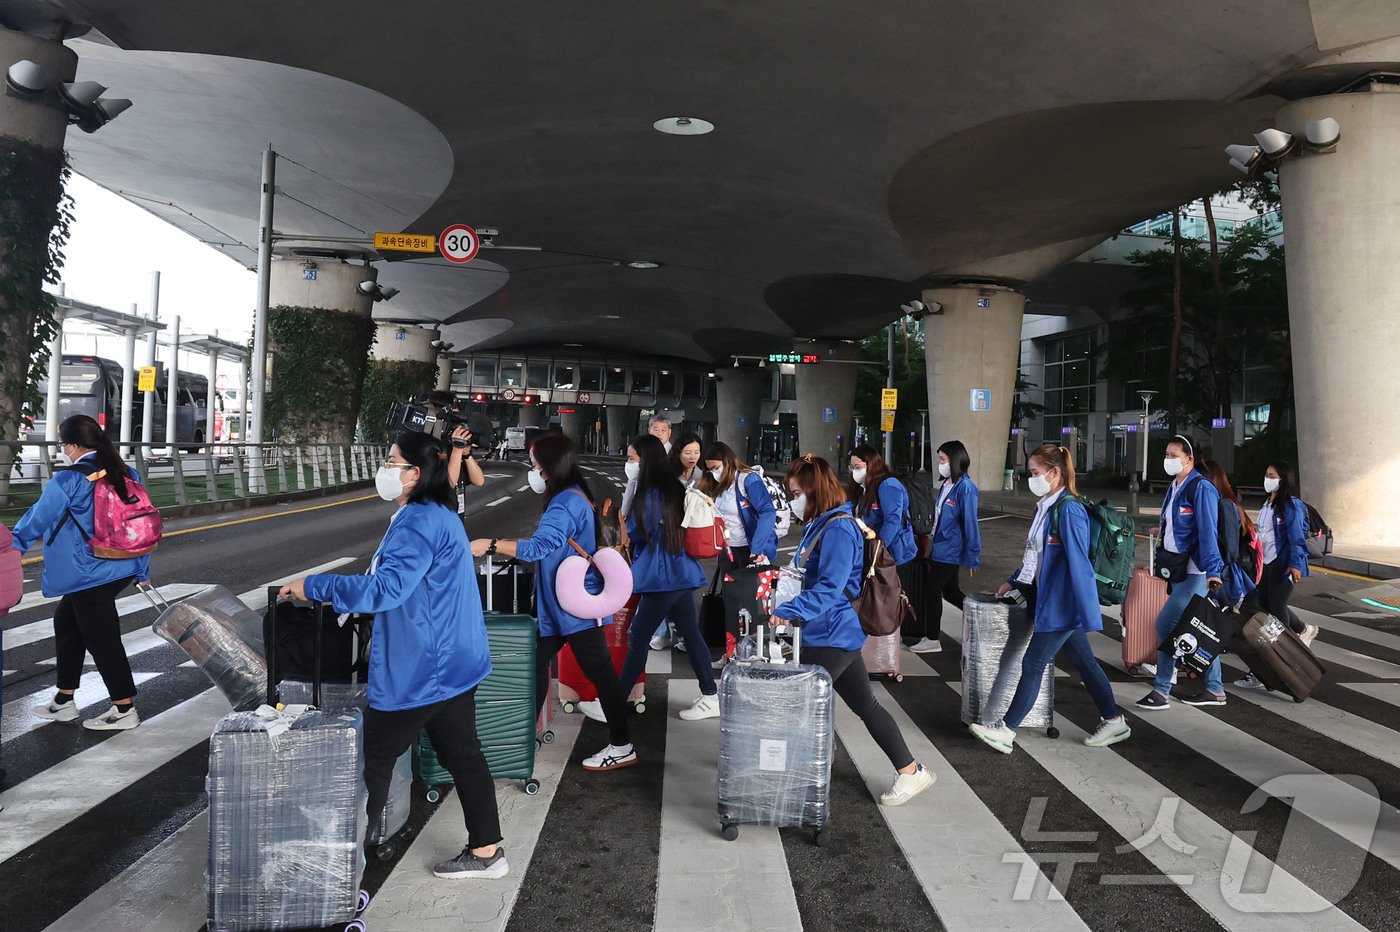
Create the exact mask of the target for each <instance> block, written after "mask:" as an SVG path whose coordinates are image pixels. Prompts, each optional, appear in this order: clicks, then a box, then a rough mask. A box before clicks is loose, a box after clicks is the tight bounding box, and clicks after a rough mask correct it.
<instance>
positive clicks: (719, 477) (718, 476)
mask: <svg viewBox="0 0 1400 932" xmlns="http://www.w3.org/2000/svg"><path fill="white" fill-rule="evenodd" d="M710 475H712V476H714V477H715V481H716V482H723V481H724V470H723V469H711V470H710Z"/></svg>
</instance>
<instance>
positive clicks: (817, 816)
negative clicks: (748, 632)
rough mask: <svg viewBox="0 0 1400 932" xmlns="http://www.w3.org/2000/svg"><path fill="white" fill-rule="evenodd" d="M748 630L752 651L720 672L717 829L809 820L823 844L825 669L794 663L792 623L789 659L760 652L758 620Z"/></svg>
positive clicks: (827, 753) (830, 714)
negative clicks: (776, 659)
mask: <svg viewBox="0 0 1400 932" xmlns="http://www.w3.org/2000/svg"><path fill="white" fill-rule="evenodd" d="M756 633H757V648H756V652H755V655H754V656H752V657H748V658H743V659H736V660H735V661H733V662H732V663H730V664H728V665H727V666H726V667H725V668H724V673H723V675H721V677H720V684H719V695H720V702H719V708H720V716H719V781H718V794H717V795H718V803H719V822H720V831H721V832H722V833H723V835H724V837H725V838H726V839H728V840H730V841H733V840H734V839H735V838H738V837H739V824H740V823H743V822H748V823H752V824H757V825H773V826H779V827H803V828H810V829H812V830H814V832H815V833H816V834H815V838H816V843H817V845H818V846H821V847H825V845H826V843H827V839H828V831H827V826H828V824H829V822H830V819H831V758H832V746H833V733H834V725H835V706H834V704H833V703H834V697H835V694H834V692H833V690H832V685H831V674H829V673H828V672H827V671H826V670H825V669H824V668H822V667H818V666H811V665H804V664H802V663H801V657H802V629H801V628H800V627H798V628H794V631H793V662H792V663H768V662H766V661H764V660H762V659H760V658H761V657H762V655H763V628H762V627H759V628H757V629H756ZM736 656H737V655H736Z"/></svg>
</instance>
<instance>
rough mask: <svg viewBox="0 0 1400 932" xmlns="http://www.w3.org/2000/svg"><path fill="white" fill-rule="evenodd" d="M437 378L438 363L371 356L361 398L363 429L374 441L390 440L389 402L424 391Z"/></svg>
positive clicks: (361, 424) (420, 393)
mask: <svg viewBox="0 0 1400 932" xmlns="http://www.w3.org/2000/svg"><path fill="white" fill-rule="evenodd" d="M436 381H437V363H435V362H431V361H414V360H407V359H394V360H383V359H371V360H370V362H369V366H368V368H366V369H365V387H364V393H363V395H362V396H361V400H360V430H361V432H362V433H363V434H364V438H365V440H367V441H369V442H371V443H388V442H389V441H390V439H392V438H390V437H389V431H388V430H387V429H386V428H385V426H384V418H385V417H387V416H388V414H389V404H390V403H391V402H393V401H395V400H398V399H404V398H407V397H408V396H410V395H422V394H423V393H424V392H426V391H429V390H431V389H432V387H433V385H434V384H435V383H436Z"/></svg>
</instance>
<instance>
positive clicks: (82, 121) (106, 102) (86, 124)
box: [73, 97, 131, 133]
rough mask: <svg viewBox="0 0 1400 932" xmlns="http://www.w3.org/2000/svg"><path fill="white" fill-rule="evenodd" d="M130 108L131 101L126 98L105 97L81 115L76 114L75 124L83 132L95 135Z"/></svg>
mask: <svg viewBox="0 0 1400 932" xmlns="http://www.w3.org/2000/svg"><path fill="white" fill-rule="evenodd" d="M130 106H131V101H129V100H126V99H125V98H121V97H103V98H102V99H101V100H99V101H97V102H96V103H94V104H93V105H92V106H91V107H86V108H84V109H83V110H82V112H81V113H75V114H74V117H75V119H74V120H73V122H74V123H75V124H76V125H77V127H78V129H80V130H82V131H83V132H85V133H95V132H97V131H98V130H99V129H101V128H102V127H104V126H106V125H107V124H108V123H110V122H112V121H113V120H115V119H116V118H117V117H119V116H120V115H121V114H122V113H123V112H125V111H126V109H127V108H128V107H130Z"/></svg>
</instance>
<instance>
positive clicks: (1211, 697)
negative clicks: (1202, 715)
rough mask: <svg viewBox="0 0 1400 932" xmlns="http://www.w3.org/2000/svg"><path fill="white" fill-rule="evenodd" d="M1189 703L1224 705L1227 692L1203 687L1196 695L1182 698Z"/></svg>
mask: <svg viewBox="0 0 1400 932" xmlns="http://www.w3.org/2000/svg"><path fill="white" fill-rule="evenodd" d="M1181 701H1182V702H1184V703H1186V704H1187V705H1197V706H1200V705H1224V704H1225V694H1224V693H1213V692H1211V691H1210V690H1208V689H1203V690H1201V691H1200V692H1199V693H1197V694H1196V695H1194V696H1188V697H1186V698H1185V699H1182V700H1181Z"/></svg>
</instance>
